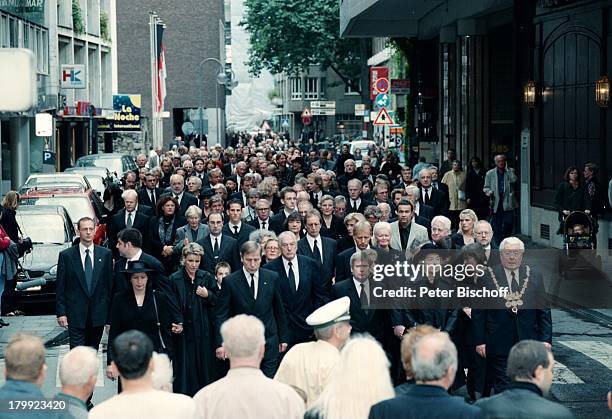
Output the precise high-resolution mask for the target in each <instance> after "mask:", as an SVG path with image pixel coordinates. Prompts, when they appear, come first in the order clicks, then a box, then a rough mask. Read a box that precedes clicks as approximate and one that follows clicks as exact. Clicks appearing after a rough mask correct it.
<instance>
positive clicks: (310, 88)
mask: <svg viewBox="0 0 612 419" xmlns="http://www.w3.org/2000/svg"><path fill="white" fill-rule="evenodd" d="M304 81H305V84H306V85H305V86H304V99H306V100H313V99H318V98H319V79H318V78H317V77H306V79H305V80H304Z"/></svg>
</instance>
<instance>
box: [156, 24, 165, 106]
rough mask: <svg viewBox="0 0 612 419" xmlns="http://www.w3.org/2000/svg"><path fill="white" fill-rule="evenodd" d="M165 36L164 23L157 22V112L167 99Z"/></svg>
mask: <svg viewBox="0 0 612 419" xmlns="http://www.w3.org/2000/svg"><path fill="white" fill-rule="evenodd" d="M163 36H164V24H163V23H157V109H156V110H157V112H162V111H163V110H164V101H165V99H166V56H165V47H164V43H163V39H162V38H163Z"/></svg>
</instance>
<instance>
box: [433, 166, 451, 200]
mask: <svg viewBox="0 0 612 419" xmlns="http://www.w3.org/2000/svg"><path fill="white" fill-rule="evenodd" d="M429 172H430V173H431V186H433V187H434V189H438V190H440V191H442V192H444V193H445V194H446V197H447V198H448V196H449V195H448V185H447V184H445V183H442V182H441V181H440V180H439V179H438V168H437V167H436V166H429ZM442 176H444V173H442V174H441V175H440V177H442Z"/></svg>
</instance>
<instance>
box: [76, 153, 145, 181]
mask: <svg viewBox="0 0 612 419" xmlns="http://www.w3.org/2000/svg"><path fill="white" fill-rule="evenodd" d="M75 166H77V167H102V168H105V169H108V171H109V172H111V173H115V174H116V176H117V177H121V176H123V174H124V173H125V172H127V171H128V170H134V171H135V170H136V169H137V166H136V163H134V159H133V158H132V156H129V155H127V154H119V153H105V154H90V155H89V156H83V157H79V158H78V159H77V161H76V164H75Z"/></svg>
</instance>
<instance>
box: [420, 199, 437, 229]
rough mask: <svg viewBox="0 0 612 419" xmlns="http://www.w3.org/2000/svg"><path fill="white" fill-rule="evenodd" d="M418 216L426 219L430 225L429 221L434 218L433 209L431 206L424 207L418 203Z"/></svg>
mask: <svg viewBox="0 0 612 419" xmlns="http://www.w3.org/2000/svg"><path fill="white" fill-rule="evenodd" d="M418 216H419V217H423V218H427V219H428V220H429V221H430V223H431V219H432V218H434V216H436V214H435V209H434V207H432V206H431V205H425V204H424V203H422V202H421V201H419V215H418ZM430 225H431V224H430Z"/></svg>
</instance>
